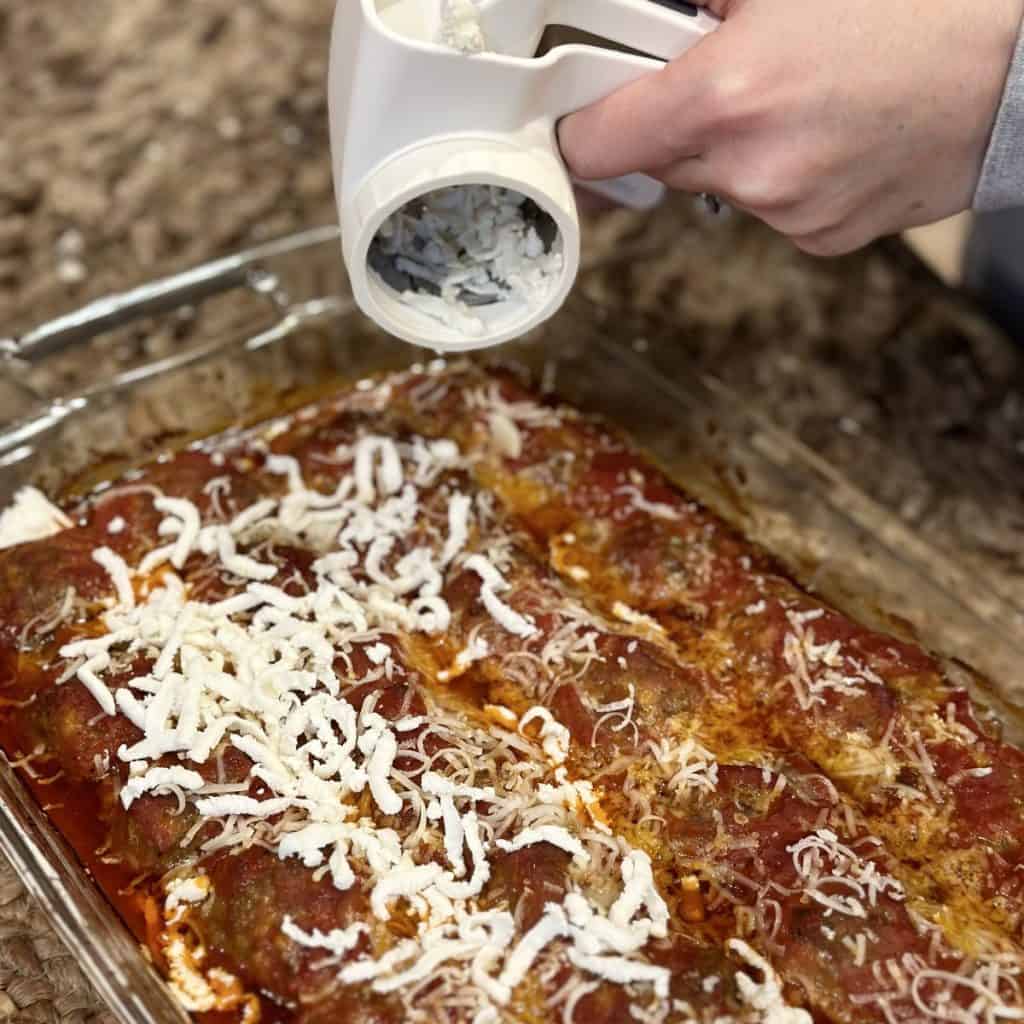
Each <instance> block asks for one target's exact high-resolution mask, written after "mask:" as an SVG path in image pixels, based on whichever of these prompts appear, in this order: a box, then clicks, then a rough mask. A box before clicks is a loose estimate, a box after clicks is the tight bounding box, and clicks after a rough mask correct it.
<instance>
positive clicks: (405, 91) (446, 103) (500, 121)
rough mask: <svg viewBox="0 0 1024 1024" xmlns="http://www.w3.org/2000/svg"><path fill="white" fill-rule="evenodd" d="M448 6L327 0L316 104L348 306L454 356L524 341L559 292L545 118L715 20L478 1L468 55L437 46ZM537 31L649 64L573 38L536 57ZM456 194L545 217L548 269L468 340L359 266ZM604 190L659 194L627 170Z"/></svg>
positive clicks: (537, 2)
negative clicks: (496, 196) (395, 228)
mask: <svg viewBox="0 0 1024 1024" xmlns="http://www.w3.org/2000/svg"><path fill="white" fill-rule="evenodd" d="M451 2H452V0H339V3H338V6H337V10H336V13H335V21H334V30H333V38H332V44H331V69H330V82H329V101H330V122H331V141H332V152H333V162H334V179H335V192H336V196H337V203H338V212H339V216H340V223H341V229H342V246H343V251H344V258H345V264H346V267H347V270H348V273H349V277H350V279H351V282H352V289H353V294H354V296H355V299H356V301H357V302H358V304H359V306H360V308H361V309H362V310H363V312H364V313H365V314H367V315H368V316H369V317H371V318H372V319H373V320H375V321H376V322H377V323H378V324H379V325H380V326H381V327H383V328H384V329H385V330H386V331H388V332H389V333H391V334H393V335H396V336H397V337H400V338H403V339H405V340H406V341H410V342H413V343H414V344H419V345H426V346H429V347H430V348H433V349H435V350H437V351H450V352H455V351H466V350H469V349H475V348H483V347H486V346H491V345H497V344H500V343H501V342H504V341H508V340H511V339H513V338H516V337H519V336H521V335H522V334H524V333H526V332H527V331H528V330H530V329H531V328H533V327H535V326H537V325H538V324H540V323H542V322H543V321H544V320H546V319H547V318H548V317H550V316H551V315H552V314H553V313H555V312H556V311H557V310H558V309H559V308H560V307H561V305H562V303H563V302H564V301H565V298H566V296H567V295H568V293H569V291H570V289H571V288H572V285H573V283H574V281H575V278H576V274H577V271H578V269H579V260H580V226H579V216H578V213H577V209H576V203H575V199H574V196H573V186H572V182H571V180H570V178H569V174H568V171H567V169H566V167H565V164H564V162H563V160H562V158H561V154H560V153H559V150H558V142H557V138H556V132H555V126H556V123H557V121H558V119H559V118H561V117H563V116H564V115H565V114H568V113H570V112H572V111H574V110H578V109H580V108H581V107H584V106H587V105H588V104H590V103H593V102H595V101H597V100H599V99H601V98H602V97H604V96H607V95H608V94H609V93H611V92H613V91H614V90H616V89H618V88H621V87H622V86H624V85H626V84H627V83H629V82H632V81H634V80H635V79H637V78H639V77H640V76H642V75H645V74H649V73H650V72H651V71H653V70H656V69H658V68H660V67H662V66H663V65H662V61H665V60H670V59H672V58H673V57H676V56H678V55H679V54H681V53H683V52H684V51H685V50H687V49H689V48H690V47H691V46H693V45H695V44H696V43H697V42H699V41H700V40H701V39H702V38H704V36H706V35H707V34H708V33H709V32H710V31H712V30H713V29H715V28H716V27H717V25H718V24H719V22H718V20H717V19H716V18H714V17H713V16H711V15H709V14H708V13H707V12H705V11H703V10H700V9H698V8H696V7H692V6H690V5H688V4H685V3H681V2H678V0H476V12H475V15H476V18H477V19H478V22H479V29H480V30H481V31H482V35H483V38H484V40H485V41H486V50H484V51H483V52H473V53H467V52H463V51H461V50H459V49H455V48H453V47H449V46H445V45H442V44H441V43H439V42H436V41H435V40H438V39H440V38H441V37H442V33H443V24H442V10H443V5H444V4H449V3H451ZM457 2H458V3H461V4H462V5H463V7H465V6H466V3H467V0H457ZM549 25H563V26H567V27H570V28H574V29H579V30H582V31H585V32H588V33H592V34H593V35H596V36H599V37H602V38H605V39H608V40H610V41H613V42H615V43H618V44H620V45H623V46H626V47H628V48H630V49H631V50H634V51H640V52H642V53H645V54H650V55H651V57H641V56H633V55H631V54H627V53H621V52H618V51H615V50H611V49H605V48H602V47H598V46H585V45H577V44H573V45H566V46H560V47H557V48H555V49H553V50H551V51H550V52H549V53H547V54H546V55H545V56H543V57H540V58H537V57H535V56H534V54H535V53H536V52H537V48H538V46H539V44H540V40H541V36H542V34H543V32H544V30H545V28H546V27H547V26H549ZM464 185H489V186H497V187H501V188H506V189H510V190H512V191H514V192H516V193H519V194H521V195H523V196H525V197H527V198H528V199H529V200H532V201H533V203H535V204H536V206H537V207H539V209H540V211H542V212H543V214H545V215H547V217H550V220H551V221H552V222H553V225H550V224H549V225H548V226H549V228H550V231H549V232H548V234H549V237H548V239H547V240H546V243H545V244H546V246H547V247H548V249H549V251H551V252H553V253H554V254H555V256H556V259H555V263H556V264H557V271H556V272H554V273H552V274H550V275H549V276H548V278H547V279H545V285H544V287H543V288H539V289H536V290H535V291H531V292H530V293H529V294H525V295H524V294H518V295H509V296H507V297H502V298H500V299H499V300H497V301H495V300H493V299H488V300H486V303H487V304H482V305H475V306H474V309H473V311H472V313H473V329H472V330H468V329H467V328H466V326H465V323H457V322H445V321H444V319H443V318H442V319H438V318H437V316H436V315H431V314H430V313H427V312H424V310H423V309H421V308H419V307H418V305H417V303H416V302H414V301H409V300H410V294H411V293H410V292H409V291H408V290H407V289H406V288H405V287H403V286H400V285H396V284H395V283H394V278H393V277H392V284H388V283H387V282H386V281H385V278H384V276H382V274H381V273H379V272H378V270H377V269H373V268H372V267H371V266H370V262H369V261H370V256H371V246H372V245H373V243H374V239H375V238H377V236H378V232H380V230H381V227H382V225H384V223H385V221H387V220H388V218H389V217H391V215H392V214H394V213H395V211H397V210H399V209H401V208H403V207H406V205H407V204H409V203H413V202H414V201H416V200H419V199H421V198H422V197H424V196H426V195H428V194H430V193H433V192H435V191H436V190H438V189H442V188H446V187H448V186H464ZM608 189H613V190H615V191H617V193H618V194H619V195H625V194H626V193H629V192H632V194H633V197H634V198H633V201H634V202H635V203H636V205H643V204H645V203H646V204H648V205H649V204H651V203H653V202H655V201H656V200H657V195H658V192H657V189H658V186H657V185H656V183H654V182H652V181H650V179H644V178H642V176H637V175H633V176H630V179H628V180H623V181H621V182H620V183H617V184H615V183H613V184H607V183H606V184H605V186H604V188H603V190H604V191H606V192H607V191H608ZM626 197H627V198H628V196H626ZM375 265H379V261H378V264H375Z"/></svg>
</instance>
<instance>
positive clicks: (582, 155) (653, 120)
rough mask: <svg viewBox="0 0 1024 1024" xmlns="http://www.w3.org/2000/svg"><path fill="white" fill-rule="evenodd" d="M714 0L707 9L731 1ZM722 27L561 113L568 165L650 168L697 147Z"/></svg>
mask: <svg viewBox="0 0 1024 1024" xmlns="http://www.w3.org/2000/svg"><path fill="white" fill-rule="evenodd" d="M735 3H736V0H715V3H714V4H711V3H708V4H705V5H702V6H706V7H708V8H709V9H711V8H712V7H717V8H718V9H720V10H726V9H727V8H729V7H730V6H732V7H735ZM725 35H726V33H725V29H724V27H723V28H720V29H717V30H716V31H715V32H712V33H711V35H709V36H707V37H706V38H705V39H702V40H701V41H700V42H699V43H698V44H697V45H696V46H694V47H693V48H692V49H690V50H688V51H687V52H686V53H684V54H683V55H682V56H680V57H677V58H676V59H675V60H674V61H672V62H671V63H669V64H667V65H666V66H665V67H664V68H662V69H660V70H658V71H654V72H652V73H651V74H649V75H645V76H644V77H643V78H641V79H638V80H637V81H636V82H633V83H631V84H630V85H627V86H625V87H624V88H622V89H619V90H618V91H616V92H614V93H612V94H611V95H610V96H608V97H606V98H605V99H603V100H600V101H599V102H597V103H594V104H592V105H591V106H589V107H585V108H584V109H583V110H579V111H577V112H576V113H574V114H569V115H568V116H567V117H565V118H563V119H562V120H561V122H560V123H559V125H558V141H559V144H560V146H561V148H562V155H563V157H564V158H565V162H566V164H568V167H569V171H570V172H571V173H572V174H573V175H574V176H575V177H577V178H579V179H580V180H582V181H588V180H599V179H602V178H615V177H618V176H619V175H621V174H631V173H633V172H634V171H653V170H658V169H660V168H662V167H666V166H667V165H669V164H671V163H675V162H676V161H677V160H679V159H681V158H684V157H688V156H695V155H698V154H699V153H700V152H701V144H702V141H703V135H704V132H705V129H706V127H707V125H706V121H707V118H706V116H705V114H704V112H703V111H704V110H705V104H703V103H702V99H703V97H704V96H705V95H706V91H707V83H708V82H709V81H711V80H713V74H712V72H713V68H714V65H715V64H716V63H718V62H720V61H721V60H723V59H725V58H724V57H717V56H716V55H717V54H718V53H719V51H721V49H722V44H723V43H725V42H727V40H726V39H725V38H724V37H725Z"/></svg>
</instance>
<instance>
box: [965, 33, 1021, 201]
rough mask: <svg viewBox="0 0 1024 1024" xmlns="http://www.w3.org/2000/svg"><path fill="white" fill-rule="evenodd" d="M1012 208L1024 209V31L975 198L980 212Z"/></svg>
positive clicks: (1018, 42) (1014, 58) (1015, 54)
mask: <svg viewBox="0 0 1024 1024" xmlns="http://www.w3.org/2000/svg"><path fill="white" fill-rule="evenodd" d="M1011 206H1024V30H1022V31H1021V35H1020V38H1019V39H1018V41H1017V49H1016V52H1015V53H1014V55H1013V63H1012V64H1011V65H1010V74H1009V77H1008V78H1007V80H1006V89H1005V91H1004V92H1003V102H1002V104H1001V106H1000V107H999V113H998V115H997V117H996V124H995V128H994V129H993V132H992V141H991V142H990V143H989V148H988V153H987V154H986V155H985V164H984V166H983V167H982V171H981V180H980V181H979V182H978V191H977V192H976V193H975V196H974V208H975V209H976V210H1003V209H1006V208H1007V207H1011Z"/></svg>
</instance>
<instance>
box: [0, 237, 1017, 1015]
mask: <svg viewBox="0 0 1024 1024" xmlns="http://www.w3.org/2000/svg"><path fill="white" fill-rule="evenodd" d="M168 322H171V323H172V324H174V325H175V326H174V328H173V329H172V330H168V329H167V323H168ZM153 337H161V338H163V343H162V345H161V346H157V347H156V351H154V347H153V346H152V345H149V344H148V342H149V341H150V340H151V339H152V338H153ZM677 337H678V328H675V329H673V328H672V327H671V326H668V325H664V324H659V323H656V322H653V321H651V322H648V321H640V320H630V321H629V322H622V321H616V319H615V317H614V315H612V314H610V313H608V312H607V311H606V310H601V309H598V308H597V307H595V306H592V305H590V304H588V303H586V302H584V301H583V300H581V299H575V300H573V301H571V302H570V303H569V305H568V306H567V307H566V308H565V310H564V311H563V312H562V313H561V314H560V315H559V316H558V317H557V318H556V319H555V320H553V321H552V322H550V323H549V324H547V325H546V326H545V327H543V328H541V329H540V330H538V331H537V332H535V333H534V334H533V335H531V336H530V337H528V338H526V339H524V340H523V341H522V342H520V343H517V344H515V345H512V346H508V347H505V348H503V349H502V350H501V351H500V352H498V353H491V354H489V355H488V354H486V353H485V354H483V355H481V356H478V357H477V358H481V359H485V360H491V361H493V360H500V361H502V362H508V361H513V362H515V363H518V364H520V365H524V366H525V367H527V368H528V369H529V370H530V371H531V372H532V373H533V374H534V375H535V377H536V379H537V380H538V381H539V382H540V383H541V386H542V387H543V388H545V389H546V390H550V391H553V392H556V393H557V394H558V395H559V396H560V397H562V398H565V399H567V400H568V401H570V402H573V403H575V404H576V405H578V406H581V407H582V408H584V409H586V410H589V411H593V412H598V413H601V414H602V415H604V416H606V417H608V418H609V419H610V420H612V421H614V422H616V423H617V424H618V425H620V426H621V427H623V428H624V429H625V430H626V431H627V432H628V433H629V434H630V435H631V436H632V437H633V438H634V440H635V441H636V442H637V443H639V444H640V445H641V446H642V447H644V448H645V449H646V450H647V451H648V452H649V453H650V454H651V455H652V456H653V457H654V458H655V459H656V460H657V461H658V462H659V463H660V464H661V465H662V466H663V467H664V468H665V469H666V470H667V471H668V472H669V473H670V474H671V475H672V476H673V477H674V478H675V479H676V480H677V481H679V482H680V483H681V484H682V485H683V486H684V487H685V489H686V490H687V491H689V492H690V493H691V494H693V495H694V496H695V497H697V498H699V499H701V500H702V501H704V502H705V503H706V504H708V505H709V506H711V507H712V508H713V509H714V510H715V511H717V512H718V513H719V514H720V515H722V516H723V517H724V518H726V519H728V520H729V521H730V522H732V523H733V524H734V525H736V526H737V527H739V528H740V529H741V530H742V531H743V532H744V533H746V534H747V536H749V537H750V538H751V539H752V540H754V541H756V542H758V543H760V544H761V545H762V546H763V547H765V548H766V549H767V550H769V551H770V552H772V553H773V554H774V555H775V556H776V557H777V558H778V559H780V560H781V561H782V563H783V564H784V565H785V566H786V567H787V568H788V569H789V570H790V571H791V572H792V573H793V574H794V575H795V576H796V577H797V578H798V579H799V580H800V581H801V582H802V583H804V584H805V585H806V586H809V587H811V588H813V589H814V590H815V591H816V592H818V593H819V594H821V595H822V596H824V597H825V598H826V599H828V600H831V601H832V602H833V603H835V604H836V605H838V606H839V607H840V608H841V609H843V610H844V611H846V612H848V613H850V614H852V615H854V616H856V617H857V618H859V619H860V620H861V621H864V622H867V623H868V624H870V625H874V626H878V627H881V628H883V629H888V630H889V631H891V632H894V633H898V634H900V635H903V636H907V635H912V636H916V637H917V638H918V639H920V640H921V641H922V642H923V643H924V644H925V645H926V646H928V647H929V648H931V649H932V650H933V651H935V652H936V653H938V654H940V655H942V656H943V657H945V658H946V659H948V661H949V666H950V670H951V671H952V672H954V673H957V674H958V677H959V678H960V679H962V680H963V682H964V683H965V684H966V685H968V686H969V687H970V688H971V689H972V691H973V692H974V693H975V695H976V696H977V697H978V698H979V699H981V700H982V701H983V702H985V703H987V704H989V705H990V706H994V707H996V708H997V709H998V710H999V711H1000V712H1001V713H1002V716H1003V719H1004V721H1005V722H1006V726H1007V730H1008V733H1009V735H1010V736H1011V737H1012V738H1017V739H1019V738H1020V737H1021V736H1022V735H1024V730H1022V729H1021V728H1020V725H1019V724H1018V715H1017V710H1016V706H1017V705H1018V704H1020V703H1024V699H1022V698H1024V691H1022V686H1024V680H1020V679H1017V678H1015V670H1016V667H1017V666H1018V665H1020V664H1021V663H1022V661H1024V636H1022V635H1021V632H1020V629H1019V627H1018V626H1017V625H1015V619H1014V617H1013V615H1012V613H1011V609H1010V608H1009V607H1008V606H1006V605H1005V604H1004V603H1003V602H1002V600H1001V599H1000V598H999V597H998V596H997V595H996V594H995V592H994V591H993V590H991V589H990V588H989V587H987V586H986V584H985V581H984V580H979V579H976V578H973V577H972V576H971V574H969V573H968V572H966V571H965V570H964V569H963V568H962V567H960V566H959V565H958V564H957V563H956V562H955V561H954V560H953V559H951V558H949V557H947V556H945V555H943V554H941V553H939V552H938V551H937V550H935V549H933V548H932V547H931V546H930V545H929V544H928V541H927V539H926V538H921V537H919V536H916V535H914V534H913V533H912V532H911V531H910V530H908V529H907V528H906V527H905V526H903V525H902V524H901V523H900V522H899V521H898V519H896V518H895V517H893V516H892V515H891V514H889V513H888V512H886V511H885V510H884V509H882V508H881V507H880V506H878V505H877V504H875V503H874V502H872V501H871V500H870V499H868V498H867V497H865V496H864V495H863V494H862V493H861V492H859V491H858V490H857V489H856V488H854V487H852V486H851V485H850V484H849V483H848V482H847V481H846V480H845V479H844V478H843V476H842V474H841V472H839V471H838V470H837V469H836V468H835V467H834V466H831V465H828V464H826V463H825V462H824V461H823V460H822V459H820V458H818V457H817V456H816V455H815V454H814V453H813V452H811V451H810V450H808V449H807V448H806V447H805V446H804V445H802V444H800V443H799V442H798V441H796V440H795V439H794V438H792V437H791V436H789V435H788V434H786V433H785V432H783V431H781V430H779V429H778V428H777V427H775V426H774V425H772V423H771V422H770V420H769V418H768V417H767V416H766V415H765V414H763V413H761V412H759V411H758V410H757V409H754V408H750V407H749V406H745V405H744V404H742V403H741V402H740V401H739V400H738V398H737V397H736V396H735V395H734V394H733V393H732V392H731V391H730V390H729V389H728V388H727V387H725V386H724V385H723V384H722V383H721V382H719V381H717V380H715V379H713V378H710V377H707V376H701V375H699V374H698V373H697V372H696V371H695V370H694V369H693V367H692V366H691V365H690V364H689V363H688V362H687V361H686V359H685V357H683V356H682V355H681V354H680V351H679V346H678V345H677V344H676V343H675V342H676V339H677ZM431 358H433V356H432V354H431V353H429V352H426V353H425V352H423V351H419V350H416V349H413V348H411V347H410V346H407V345H404V344H402V343H400V342H397V341H395V340H393V339H391V338H388V337H387V336H385V335H383V334H382V333H380V332H379V331H378V330H376V329H375V328H374V327H373V326H372V325H371V324H370V323H368V322H367V321H366V320H365V319H364V318H362V317H361V316H360V315H359V314H358V313H357V311H356V310H355V309H354V307H353V304H352V302H351V300H350V298H349V297H348V294H347V289H346V285H345V281H344V278H343V274H342V271H341V261H340V255H339V252H338V238H337V233H336V231H335V230H334V229H330V228H325V229H319V230H314V231H310V232H306V233H303V234H300V235H295V236H291V237H289V238H286V239H283V240H281V241H279V242H274V243H271V244H268V245H266V246H263V247H261V248H259V249H255V250H251V251H249V252H245V253H240V254H238V255H236V256H233V257H230V258H228V259H225V260H220V261H217V262H215V263H211V264H207V265H205V266H203V267H199V268H196V269H194V270H192V271H189V272H187V273H184V274H181V275H178V276H176V277H173V278H169V279H165V280H162V281H159V282H155V283H153V284H150V285H146V286H144V287H142V288H139V289H136V290H134V291H133V292H130V293H126V294H124V295H121V296H114V297H111V298H108V299H104V300H102V301H100V302H97V303H93V304H92V305H90V306H87V307H85V308H84V309H82V310H80V311H78V312H77V313H74V314H72V315H70V316H67V317H63V318H61V319H60V320H57V321H54V322H52V323H50V324H47V325H44V326H42V327H40V328H38V329H36V330H35V331H32V332H30V333H29V334H27V335H25V336H23V337H22V338H20V339H10V340H7V341H0V367H3V368H4V372H2V373H0V386H2V387H3V388H4V390H3V392H2V394H3V399H2V401H3V405H2V406H0V419H3V420H5V421H7V422H6V423H0V505H2V504H6V502H7V501H8V500H9V499H10V498H11V496H12V495H13V493H14V491H15V490H16V489H17V488H18V487H20V486H21V485H23V484H25V483H30V482H31V483H34V484H36V485H38V486H40V487H42V488H43V489H44V490H46V491H47V492H48V493H50V494H73V493H74V492H75V491H77V490H80V489H84V488H88V487H90V486H91V485H92V484H93V483H95V482H96V480H97V479H98V477H103V476H108V475H113V474H114V473H116V472H119V471H121V470H123V469H124V468H125V467H126V466H127V465H130V464H132V463H134V462H138V461H141V460H145V459H148V458H152V457H153V456H154V455H155V454H157V453H158V452H160V451H161V450H166V449H168V448H176V447H180V446H182V445H185V444H187V443H189V442H190V441H191V440H194V439H195V438H197V437H201V436H204V435H206V434H210V433H212V432H215V431H219V430H222V429H225V428H228V427H231V426H233V425H237V424H243V423H248V422H253V421H256V420H258V419H261V418H263V417H265V416H268V415H271V414H273V413H276V412H279V411H281V410H282V409H283V408H288V407H294V406H296V405H298V404H300V403H302V402H303V401H307V400H309V399H311V398H314V397H316V396H317V395H318V394H323V393H325V392H328V391H330V390H331V389H332V388H334V387H336V386H338V385H339V384H340V383H342V382H346V381H347V382H351V381H353V380H357V379H359V378H361V377H363V376H365V375H368V374H371V373H375V372H378V371H381V370H384V369H397V368H401V367H404V366H407V365H409V364H410V363H413V362H415V361H424V360H428V359H431ZM69 382H71V386H70V387H69V386H68V383H69ZM968 666H969V667H968ZM0 848H2V849H3V851H4V853H5V854H6V855H7V856H8V858H9V859H10V860H11V862H12V864H13V865H14V867H15V869H16V870H17V872H18V873H19V875H20V876H21V878H22V880H23V881H24V883H25V885H26V887H27V888H28V889H29V891H30V892H31V893H32V894H33V895H34V896H35V897H36V899H37V900H38V901H39V903H40V905H41V906H42V908H43V910H44V912H45V913H46V914H47V916H48V917H49V919H50V920H51V922H52V923H53V925H54V927H55V928H56V930H57V931H58V932H59V934H60V935H61V937H62V938H63V939H64V940H65V941H66V942H67V944H68V945H69V947H70V948H71V949H72V950H73V951H74V952H75V954H76V955H77V956H78V958H79V960H80V962H81V964H82V967H83V969H84V970H85V972H86V974H87V975H88V976H89V978H90V979H91V981H92V982H93V984H94V985H95V986H96V988H97V989H98V991H99V992H100V994H101V995H102V996H103V997H104V998H105V999H106V1001H107V1002H108V1004H109V1005H110V1007H111V1009H112V1010H113V1011H114V1012H115V1014H116V1015H117V1016H118V1017H119V1018H120V1019H121V1020H122V1021H123V1022H124V1024H129V1022H132V1024H157V1022H160V1024H164V1022H169V1021H172V1020H175V1021H182V1020H184V1019H185V1018H186V1015H185V1014H184V1012H183V1011H182V1010H181V1009H180V1008H179V1006H178V1005H177V1003H176V1002H175V1001H174V999H173V998H172V997H171V995H170V993H169V992H168V990H167V989H166V988H165V987H164V985H163V983H162V981H161V980H160V979H159V977H158V976H157V974H156V972H155V971H154V970H153V969H152V968H151V967H150V965H149V963H148V961H147V959H146V958H145V956H144V955H143V953H142V951H141V950H140V948H139V947H138V945H137V944H136V943H135V941H134V939H133V938H132V937H131V935H130V934H129V932H128V931H127V929H126V928H125V927H124V926H123V925H122V924H121V922H120V920H119V919H118V917H117V915H116V913H115V912H114V910H113V909H112V908H111V907H110V906H109V905H108V904H107V902H106V901H105V899H104V897H103V896H102V894H101V893H100V892H99V890H98V889H97V888H96V886H95V885H94V884H93V883H92V881H91V880H90V878H89V877H88V876H87V874H86V873H85V871H84V870H83V868H82V867H81V865H80V864H79V863H78V862H77V860H76V859H75V857H74V855H73V854H71V853H70V851H69V849H68V847H67V846H66V845H65V843H64V841H63V840H62V839H61V837H60V836H59V834H58V833H57V832H56V830H55V829H54V827H53V826H52V825H51V824H50V823H49V820H48V819H47V817H46V815H45V814H44V812H43V811H42V810H41V809H40V807H39V806H38V805H37V803H36V802H35V801H34V799H33V798H32V797H31V796H30V795H29V794H28V792H27V790H26V788H25V787H24V786H23V784H22V783H21V781H20V780H19V778H18V776H17V774H16V773H15V771H14V769H13V768H12V767H11V766H10V765H9V764H8V762H7V760H6V759H3V758H0Z"/></svg>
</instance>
